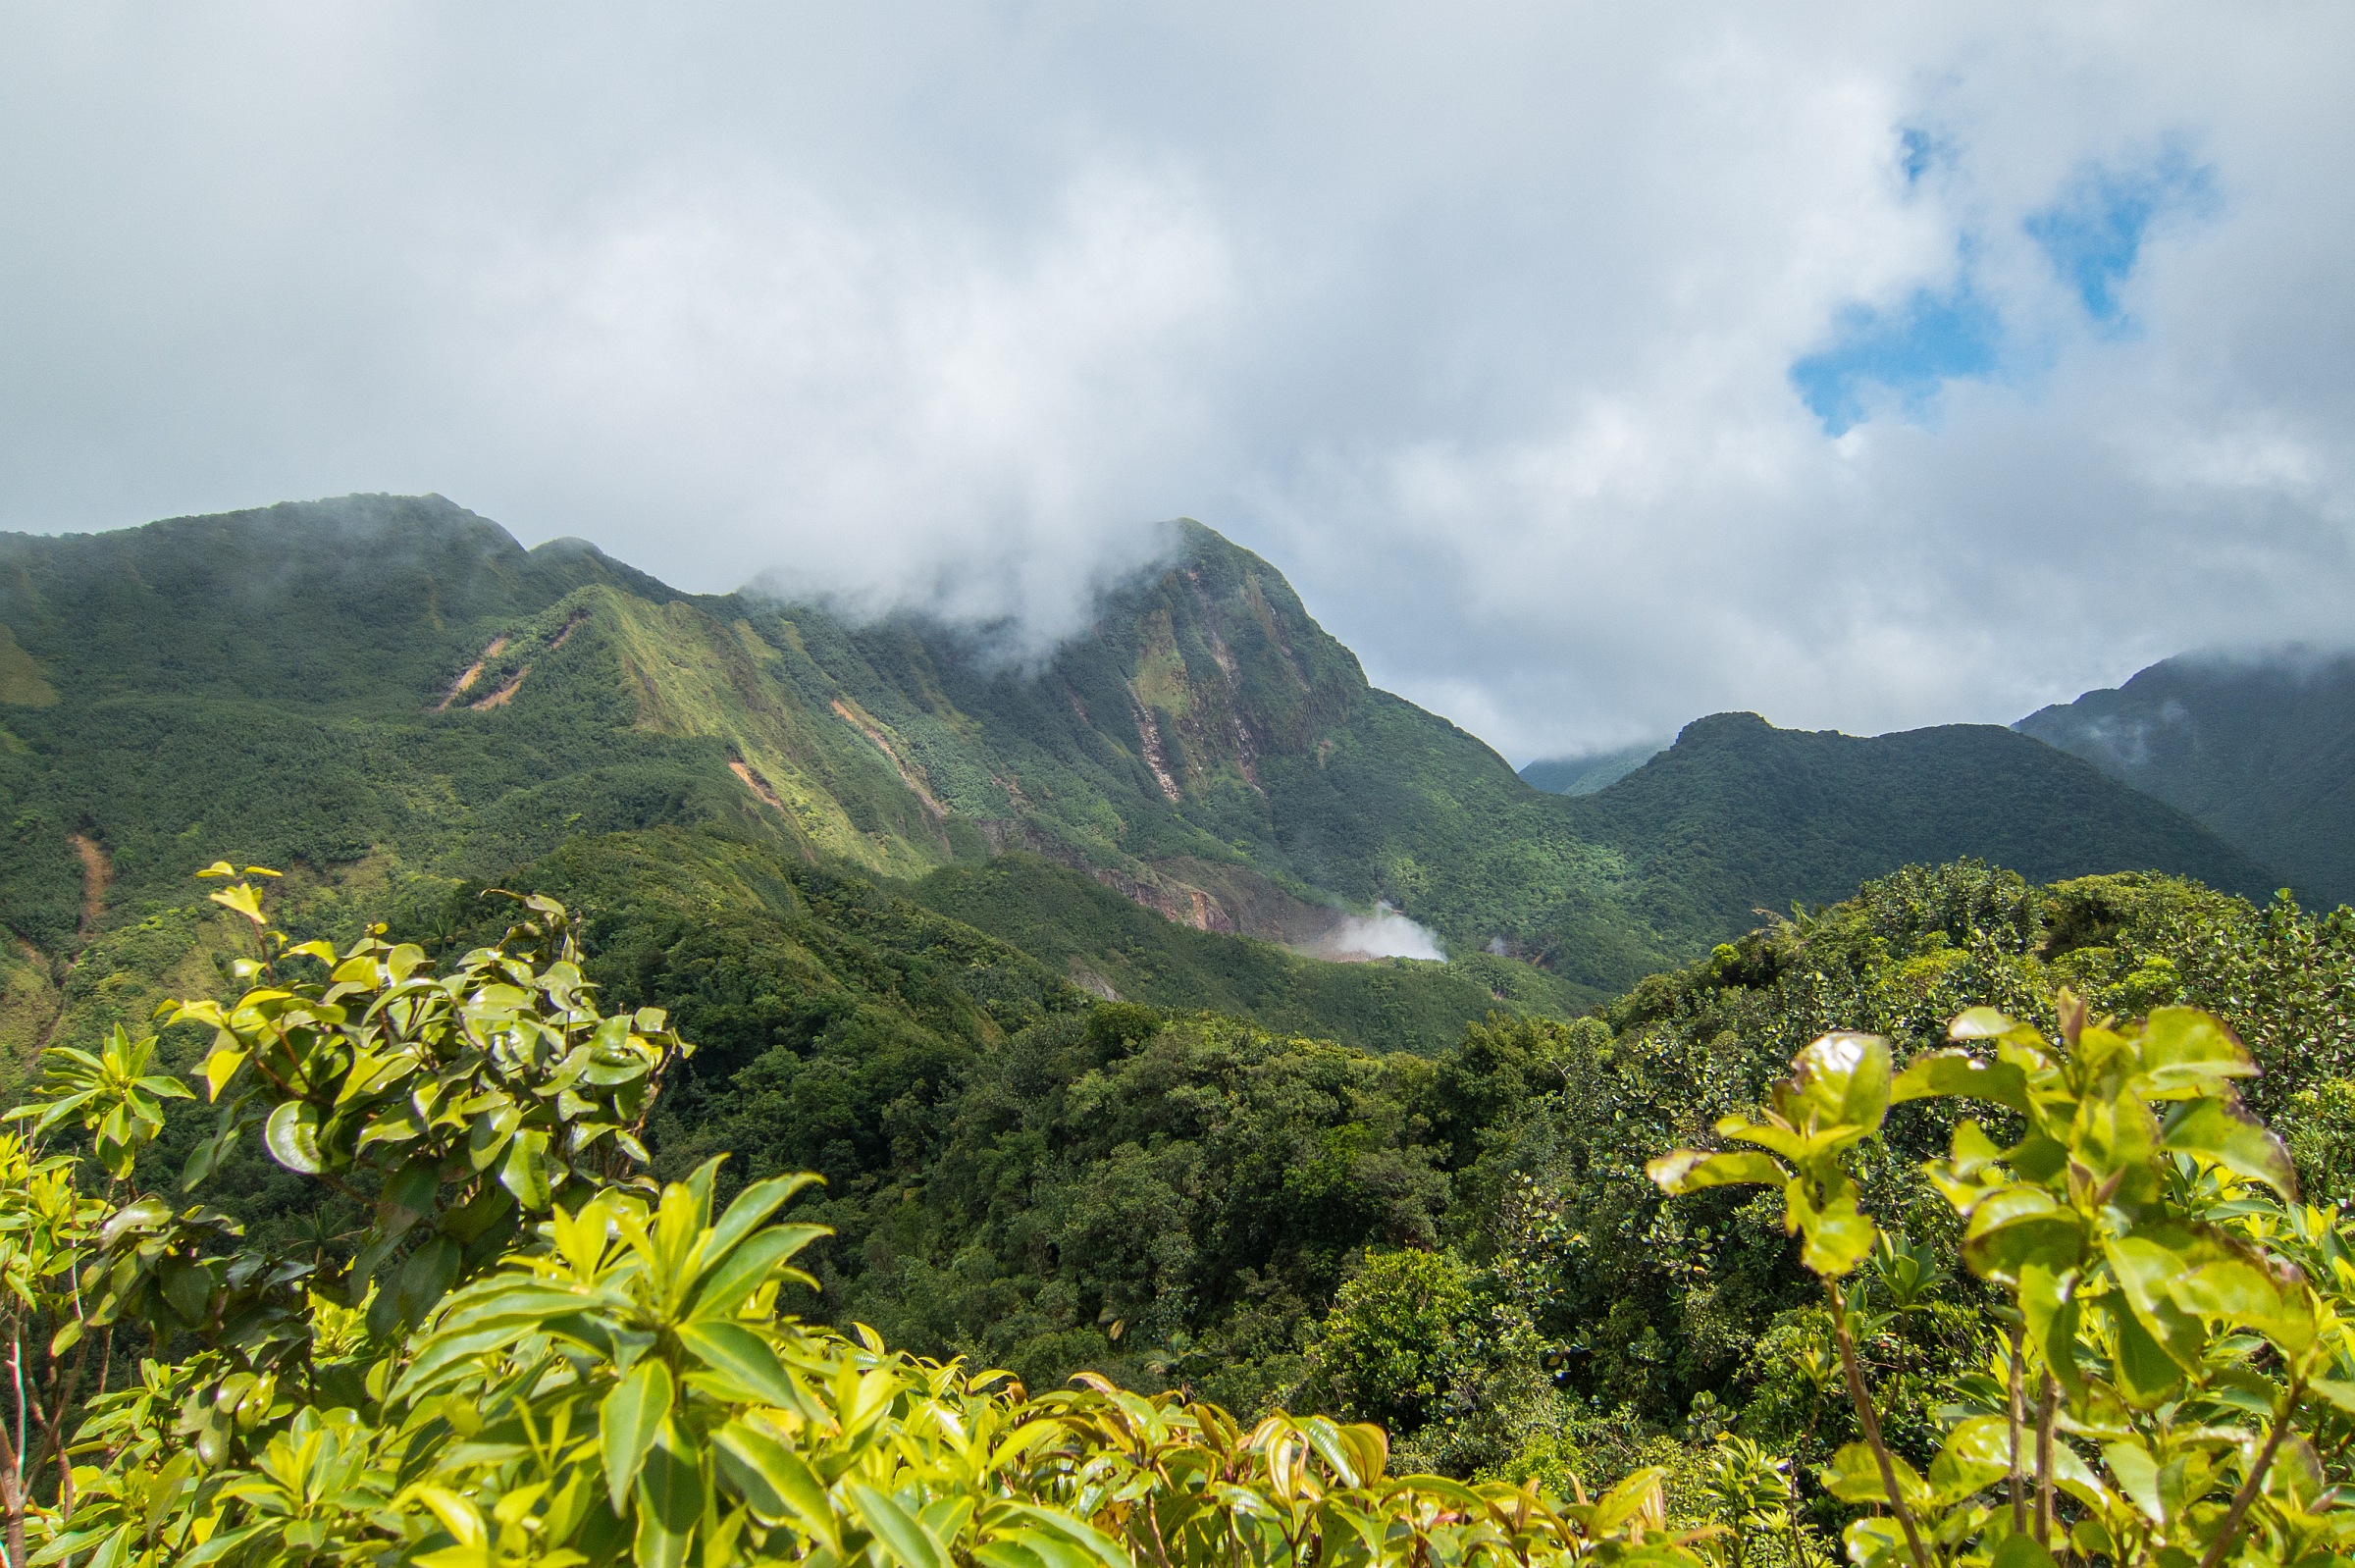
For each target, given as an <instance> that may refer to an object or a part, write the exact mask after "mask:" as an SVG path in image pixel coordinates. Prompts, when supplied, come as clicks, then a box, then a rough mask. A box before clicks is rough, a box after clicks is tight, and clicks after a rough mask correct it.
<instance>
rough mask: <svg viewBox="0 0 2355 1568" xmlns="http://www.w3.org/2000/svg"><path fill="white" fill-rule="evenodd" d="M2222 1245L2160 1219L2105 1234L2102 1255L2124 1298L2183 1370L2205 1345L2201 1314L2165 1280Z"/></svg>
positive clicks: (2194, 1363) (2195, 1365)
mask: <svg viewBox="0 0 2355 1568" xmlns="http://www.w3.org/2000/svg"><path fill="white" fill-rule="evenodd" d="M2221 1250H2222V1249H2221V1248H2220V1247H2219V1246H2218V1244H2217V1243H2216V1242H2215V1241H2214V1240H2212V1239H2211V1238H2209V1237H2207V1236H2204V1235H2202V1234H2201V1233H2199V1232H2198V1231H2195V1230H2193V1229H2191V1228H2189V1227H2187V1226H2180V1225H2172V1224H2159V1225H2147V1226H2142V1227H2139V1228H2136V1229H2135V1230H2133V1231H2132V1232H2131V1233H2129V1234H2127V1235H2122V1236H2111V1237H2105V1238H2104V1239H2103V1242H2102V1255H2103V1256H2104V1257H2105V1258H2107V1259H2108V1260H2109V1263H2110V1272H2111V1273H2112V1274H2113V1275H2115V1276H2117V1277H2118V1282H2119V1285H2120V1286H2121V1287H2122V1288H2123V1290H2124V1292H2125V1297H2126V1304H2127V1305H2128V1307H2130V1308H2131V1309H2132V1311H2133V1314H2134V1316H2135V1317H2136V1318H2138V1319H2140V1320H2141V1321H2142V1327H2143V1328H2144V1329H2145V1330H2146V1331H2147V1332H2148V1333H2150V1335H2151V1339H2152V1341H2153V1342H2154V1343H2155V1344H2157V1345H2158V1346H2159V1348H2160V1349H2162V1350H2164V1351H2166V1352H2167V1355H2168V1358H2169V1359H2170V1360H2172V1361H2173V1362H2174V1364H2175V1365H2176V1366H2178V1367H2181V1368H2182V1369H2183V1370H2184V1371H2186V1372H2197V1371H2198V1370H2199V1368H2200V1362H2201V1359H2202V1352H2203V1351H2205V1350H2206V1349H2207V1345H2208V1334H2207V1331H2206V1330H2204V1329H2203V1328H2201V1326H2200V1320H2199V1319H2198V1318H2195V1317H2193V1316H2192V1315H2191V1314H2190V1313H2188V1312H2186V1311H2184V1310H2183V1309H2182V1308H2181V1307H2179V1306H2177V1305H2176V1304H2175V1301H2174V1298H2173V1297H2172V1295H2171V1294H2170V1293H2169V1290H2168V1286H2169V1285H2171V1284H2172V1283H2174V1282H2175V1281H2178V1280H2180V1279H2182V1278H2183V1277H2184V1276H2186V1275H2188V1274H2190V1273H2191V1272H2192V1271H2193V1270H2194V1269H2196V1268H2198V1267H2200V1266H2201V1265H2202V1264H2204V1263H2206V1262H2208V1261H2210V1260H2211V1259H2214V1258H2216V1257H2217V1255H2218V1254H2219V1253H2220V1252H2221Z"/></svg>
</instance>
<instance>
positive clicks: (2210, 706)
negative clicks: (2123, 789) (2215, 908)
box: [2013, 652, 2355, 904]
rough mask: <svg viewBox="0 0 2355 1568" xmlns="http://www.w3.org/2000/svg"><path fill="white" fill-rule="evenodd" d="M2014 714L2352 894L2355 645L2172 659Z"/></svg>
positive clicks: (2280, 862) (2032, 728)
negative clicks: (2354, 649)
mask: <svg viewBox="0 0 2355 1568" xmlns="http://www.w3.org/2000/svg"><path fill="white" fill-rule="evenodd" d="M2013 727H2014V728H2015V729H2017V730H2019V731H2020V732H2021V733H2022V734H2026V735H2033V736H2035V737H2036V738H2037V739H2038V740H2040V741H2044V742H2046V743H2048V744H2050V745H2053V746H2057V747H2059V748H2061V749H2062V750H2063V751H2065V752H2070V753H2073V754H2075V755H2076V756H2078V757H2082V758H2085V759H2086V760H2087V761H2089V762H2091V763H2092V764H2093V765H2094V766H2096V767H2098V768H2100V769H2101V770H2102V771H2103V772H2105V773H2107V774H2109V775H2110V776H2111V777H2112V778H2115V779H2119V780H2122V781H2123V782H2125V783H2128V784H2131V785H2133V786H2134V787H2135V788H2136V789H2138V790H2142V791H2144V792H2146V793H2148V794H2151V795H2155V796H2157V797H2158V798H2159V799H2160V800H2163V801H2166V802H2167V803H2168V804H2169V805H2171V806H2173V807H2175V808H2177V809H2178V810H2182V811H2184V812H2186V813H2188V814H2189V815H2192V816H2195V817H2197V818H2199V820H2200V821H2202V822H2204V823H2206V824H2207V825H2208V826H2209V827H2211V828H2213V829H2215V831H2216V832H2217V834H2218V835H2219V836H2220V837H2222V838H2224V839H2225V840H2227V841H2228V842H2230V843H2232V844H2233V845H2235V846H2237V847H2238V848H2240V849H2241V850H2243V851H2245V852H2247V853H2248V854H2249V855H2251V856H2253V857H2254V858H2256V859H2257V860H2259V861H2261V862H2264V863H2265V864H2266V865H2268V866H2271V867H2273V868H2274V869H2275V874H2276V875H2277V876H2278V877H2280V878H2281V879H2282V880H2283V881H2284V882H2287V883H2289V884H2291V885H2293V886H2295V887H2296V888H2298V889H2299V891H2300V892H2301V893H2303V894H2304V895H2305V896H2306V897H2308V898H2311V899H2314V900H2317V901H2320V902H2323V903H2328V904H2344V903H2348V902H2350V901H2355V654H2347V653H2338V654H2318V653H2297V652H2290V653H2277V654H2274V655H2270V656H2262V657H2261V656H2254V655H2252V656H2247V657H2236V658H2228V657H2224V656H2218V655H2211V656H2205V657H2200V656H2188V655H2187V656H2185V657H2181V658H2171V659H2167V660H2165V661H2164V662H2161V663H2158V664H2154V665H2152V666H2151V667H2150V668H2149V669H2146V670H2143V671H2142V672H2141V673H2139V674H2137V675H2136V676H2135V677H2134V678H2133V679H2132V680H2129V681H2128V682H2126V684H2125V685H2123V686H2121V687H2119V688H2118V689H2117V690H2115V691H2099V692H2087V693H2086V694H2085V695H2084V696H2083V697H2080V698H2078V699H2077V700H2076V701H2075V702H2073V703H2067V704H2061V705H2056V706H2052V707H2047V708H2041V709H2039V710H2038V711H2036V712H2034V713H2031V714H2029V715H2028V716H2027V717H2026V718H2023V719H2021V720H2020V721H2019V722H2018V723H2017V724H2016V725H2015V726H2013Z"/></svg>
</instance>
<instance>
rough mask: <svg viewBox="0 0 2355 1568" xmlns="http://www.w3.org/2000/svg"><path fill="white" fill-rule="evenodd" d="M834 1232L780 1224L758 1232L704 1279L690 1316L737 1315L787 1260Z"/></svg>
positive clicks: (811, 1227)
mask: <svg viewBox="0 0 2355 1568" xmlns="http://www.w3.org/2000/svg"><path fill="white" fill-rule="evenodd" d="M833 1233H834V1232H833V1231H832V1230H830V1229H828V1228H826V1227H824V1226H822V1225H778V1226H771V1227H769V1228H767V1229H765V1230H761V1231H759V1232H758V1233H756V1234H755V1235H754V1236H753V1237H752V1238H751V1239H750V1240H748V1241H746V1242H745V1243H744V1244H743V1245H741V1246H739V1247H737V1248H736V1250H735V1251H733V1252H731V1253H729V1254H728V1255H727V1256H726V1257H725V1258H723V1259H721V1260H720V1262H719V1266H718V1267H717V1268H714V1269H713V1270H711V1271H710V1272H709V1273H708V1274H707V1275H705V1276H704V1278H703V1281H702V1282H701V1283H700V1284H699V1285H698V1286H697V1288H696V1293H695V1302H694V1305H693V1306H691V1307H690V1308H689V1309H688V1312H689V1314H690V1316H693V1317H698V1318H717V1317H724V1316H726V1315H727V1314H729V1313H732V1312H734V1311H735V1310H736V1309H737V1308H738V1307H740V1306H742V1305H743V1304H744V1302H745V1299H746V1298H747V1297H748V1296H750V1295H751V1294H752V1293H753V1292H754V1291H756V1290H758V1289H759V1288H760V1286H761V1285H762V1284H764V1283H766V1282H767V1280H768V1277H769V1276H770V1275H772V1274H774V1273H776V1271H777V1270H778V1269H779V1268H781V1267H782V1266H783V1265H784V1263H785V1260H786V1259H788V1258H790V1257H792V1256H793V1255H794V1254H795V1253H797V1252H799V1251H801V1250H802V1248H804V1247H806V1246H808V1245H809V1244H810V1243H811V1242H812V1241H815V1240H816V1239H817V1238H818V1237H820V1236H828V1235H832V1234H833Z"/></svg>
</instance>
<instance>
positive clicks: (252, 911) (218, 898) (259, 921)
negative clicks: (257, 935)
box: [205, 882, 270, 925]
mask: <svg viewBox="0 0 2355 1568" xmlns="http://www.w3.org/2000/svg"><path fill="white" fill-rule="evenodd" d="M205 897H206V898H208V899H211V900H212V901H213V902H214V903H215V904H218V905H220V906H221V907H222V908H223V909H225V910H235V911H236V912H237V913H238V914H239V915H244V916H245V918H247V919H249V920H251V921H252V922H253V923H254V924H256V925H268V924H269V923H270V918H269V916H268V915H264V914H263V913H262V901H261V898H260V896H259V895H257V894H256V893H255V892H254V891H253V889H252V887H251V886H249V885H248V884H246V883H243V882H239V883H238V884H237V885H236V886H235V887H225V888H223V889H222V890H221V891H220V892H218V893H207V894H206V895H205Z"/></svg>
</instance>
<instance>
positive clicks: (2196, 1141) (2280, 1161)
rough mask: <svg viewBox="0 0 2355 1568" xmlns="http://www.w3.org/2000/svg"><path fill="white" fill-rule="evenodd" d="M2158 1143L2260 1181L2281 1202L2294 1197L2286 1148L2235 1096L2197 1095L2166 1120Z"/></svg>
mask: <svg viewBox="0 0 2355 1568" xmlns="http://www.w3.org/2000/svg"><path fill="white" fill-rule="evenodd" d="M2161 1142H2162V1143H2163V1144H2164V1145H2165V1146H2166V1147H2167V1148H2170V1149H2173V1150H2177V1151H2180V1152H2182V1153H2185V1154H2197V1155H2204V1156H2206V1157H2207V1158H2209V1159H2211V1160H2214V1161H2215V1162H2216V1163H2217V1164H2218V1165H2221V1166H2223V1167H2224V1169H2225V1170H2227V1171H2229V1172H2231V1173H2232V1174H2233V1175H2234V1176H2245V1177H2247V1178H2248V1179H2249V1180H2251V1181H2262V1182H2264V1183H2265V1184H2266V1185H2267V1186H2269V1187H2272V1188H2273V1189H2274V1190H2275V1191H2276V1192H2277V1193H2279V1194H2280V1195H2281V1198H2282V1200H2283V1201H2284V1202H2288V1203H2295V1202H2297V1201H2298V1171H2297V1167H2296V1166H2294V1165H2292V1164H2291V1163H2290V1158H2289V1150H2288V1149H2287V1148H2286V1147H2284V1146H2283V1145H2282V1142H2281V1140H2280V1139H2279V1138H2277V1137H2276V1136H2274V1134H2273V1133H2272V1132H2271V1131H2270V1130H2268V1129H2267V1127H2266V1124H2264V1123H2262V1122H2260V1121H2258V1120H2257V1119H2256V1118H2255V1117H2253V1116H2251V1115H2250V1114H2249V1113H2248V1112H2247V1111H2245V1110H2243V1109H2241V1107H2240V1104H2239V1102H2238V1101H2227V1100H2224V1099H2214V1100H2195V1101H2193V1102H2192V1103H2191V1104H2190V1105H2189V1106H2187V1107H2185V1108H2183V1109H2182V1110H2180V1111H2178V1112H2176V1113H2175V1114H2174V1115H2173V1116H2171V1117H2169V1118H2168V1119H2167V1127H2166V1130H2165V1131H2164V1132H2163V1133H2162V1135H2161Z"/></svg>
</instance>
